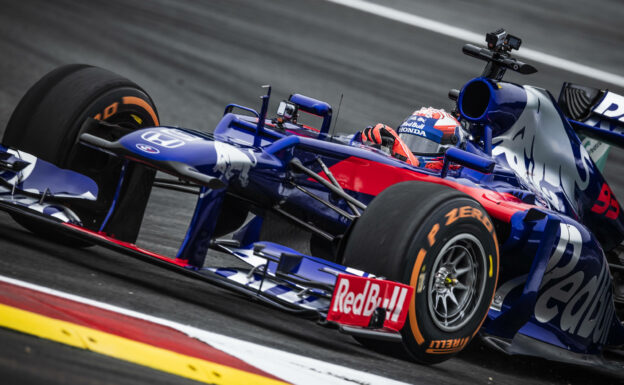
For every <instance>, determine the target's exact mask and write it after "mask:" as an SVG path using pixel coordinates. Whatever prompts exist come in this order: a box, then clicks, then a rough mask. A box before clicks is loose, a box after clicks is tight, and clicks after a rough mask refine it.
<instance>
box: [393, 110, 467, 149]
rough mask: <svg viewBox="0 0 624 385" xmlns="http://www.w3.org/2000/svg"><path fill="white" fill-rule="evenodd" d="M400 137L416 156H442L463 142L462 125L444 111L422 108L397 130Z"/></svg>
mask: <svg viewBox="0 0 624 385" xmlns="http://www.w3.org/2000/svg"><path fill="white" fill-rule="evenodd" d="M397 132H398V134H399V137H400V138H401V140H403V142H404V143H405V144H406V145H407V147H409V149H410V150H411V151H412V152H413V153H414V154H416V155H425V156H433V155H441V154H443V153H444V152H445V151H446V149H447V148H449V147H451V146H458V145H459V144H460V143H462V142H463V139H464V133H463V129H462V126H461V124H460V123H459V122H458V121H457V119H455V118H454V117H453V115H451V114H449V113H448V112H446V111H444V110H438V109H435V108H432V107H429V108H425V107H423V108H421V109H420V110H417V111H414V113H413V114H412V115H411V116H410V117H409V118H407V119H406V120H405V121H404V122H403V123H401V125H400V126H399V129H398V130H397Z"/></svg>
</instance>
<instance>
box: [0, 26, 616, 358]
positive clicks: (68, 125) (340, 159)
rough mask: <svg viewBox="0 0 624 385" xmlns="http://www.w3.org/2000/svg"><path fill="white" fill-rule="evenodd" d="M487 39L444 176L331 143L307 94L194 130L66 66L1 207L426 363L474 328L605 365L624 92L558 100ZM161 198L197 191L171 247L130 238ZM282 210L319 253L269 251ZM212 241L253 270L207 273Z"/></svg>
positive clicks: (27, 132)
mask: <svg viewBox="0 0 624 385" xmlns="http://www.w3.org/2000/svg"><path fill="white" fill-rule="evenodd" d="M486 41H487V44H488V45H487V48H480V47H476V46H472V45H466V46H465V47H464V53H466V54H469V55H471V56H473V57H476V58H478V59H481V60H485V61H486V63H487V65H486V67H485V70H484V72H483V74H482V75H481V76H480V77H477V78H475V79H473V80H471V81H469V82H468V83H467V84H466V85H465V86H464V87H463V88H462V89H461V90H460V91H456V90H454V91H451V93H450V94H449V96H450V97H451V98H452V99H453V100H456V102H457V103H456V111H455V114H456V116H457V118H458V119H459V121H460V122H461V124H462V126H463V127H464V129H465V130H466V131H467V133H468V135H467V141H466V142H465V143H463V144H462V146H461V147H451V148H449V149H448V150H446V152H445V153H444V156H443V160H442V164H441V168H440V169H436V168H426V167H418V166H414V165H411V164H408V163H406V162H404V161H401V160H399V159H396V158H395V157H393V156H391V155H389V154H387V153H386V152H384V151H383V150H381V149H379V148H375V147H373V146H368V145H365V144H363V143H362V142H361V135H357V134H356V135H354V136H334V135H330V125H331V122H332V108H331V106H330V105H329V104H327V103H324V102H322V101H319V100H315V99H313V98H309V97H306V96H303V95H299V94H294V95H291V96H290V98H289V99H288V100H285V101H283V102H281V103H280V106H279V108H278V111H277V114H276V117H275V118H268V117H267V110H268V105H269V97H270V88H269V89H268V92H267V94H266V95H265V96H264V97H263V103H262V106H261V109H260V112H257V111H255V110H253V109H251V108H248V107H243V106H239V105H234V104H232V105H229V106H227V107H226V108H225V113H224V115H223V118H222V119H221V121H220V122H219V124H218V125H217V127H216V128H215V129H214V132H213V133H203V132H200V131H196V130H191V129H186V128H178V127H168V126H161V125H160V123H159V119H158V114H157V111H156V108H155V106H154V103H153V101H152V100H151V98H150V97H149V96H148V95H147V93H146V92H145V91H144V90H143V89H141V88H140V87H139V86H137V85H136V84H134V83H133V82H131V81H129V80H127V79H125V78H123V77H120V76H118V75H116V74H113V73H111V72H109V71H106V70H103V69H100V68H96V67H91V66H85V65H69V66H64V67H60V68H58V69H56V70H54V71H52V72H51V73H49V74H47V75H46V76H44V77H43V78H42V79H41V80H40V81H39V82H37V83H36V84H35V85H34V86H33V87H32V88H31V89H30V90H29V91H28V93H27V94H26V95H25V96H24V97H23V99H22V100H21V102H20V103H19V105H18V106H17V108H16V109H15V111H14V113H13V115H12V117H11V119H10V121H9V124H8V126H7V128H6V131H5V135H4V138H3V142H2V146H0V170H1V172H0V209H2V210H5V211H8V212H9V213H11V215H12V216H13V218H14V219H15V220H16V221H17V222H18V223H20V224H21V225H23V226H24V227H26V228H27V229H29V230H31V231H32V232H34V233H35V234H38V235H40V236H47V237H50V236H51V237H53V238H54V239H55V240H57V241H59V242H65V243H71V244H74V245H76V246H77V247H84V246H87V245H90V244H97V245H101V246H104V247H108V248H112V249H114V250H118V251H120V252H122V253H125V254H128V255H129V256H132V257H137V258H141V259H144V260H146V261H148V262H152V263H156V264H160V265H162V266H164V267H168V268H171V269H173V270H176V271H178V272H181V273H184V274H188V275H191V276H194V277H196V278H199V279H201V280H205V281H207V282H209V283H212V284H215V285H219V286H221V287H225V288H228V289H231V290H234V291H237V292H240V293H244V294H246V295H248V296H251V297H254V298H256V299H258V300H260V301H263V302H265V303H267V304H270V305H272V306H275V307H277V308H279V309H282V310H284V311H289V312H292V313H295V314H298V315H300V316H302V317H309V318H312V319H316V320H319V321H320V323H321V324H322V325H325V326H331V327H337V328H339V329H340V331H342V332H344V333H348V334H352V335H354V336H355V338H356V339H358V340H359V341H361V342H362V343H364V344H366V345H368V346H373V347H375V346H379V345H384V347H386V348H387V347H390V348H391V349H399V350H405V351H406V352H407V353H408V354H409V355H410V356H411V357H412V358H413V359H415V360H417V361H419V362H422V363H436V362H440V361H443V360H445V359H448V358H450V357H452V356H453V355H455V354H457V353H458V352H459V351H461V350H462V349H463V348H464V347H465V346H466V345H467V344H468V343H469V342H470V341H471V340H472V339H473V338H474V337H475V336H476V335H477V334H478V333H479V334H480V335H481V337H482V338H483V339H484V340H485V341H486V342H487V343H488V344H490V345H491V346H493V347H495V348H497V349H499V350H501V351H504V352H506V353H509V354H528V355H537V356H542V357H547V358H550V359H555V360H562V361H568V362H575V363H581V364H588V365H603V364H605V361H604V359H603V353H604V352H605V351H607V350H609V351H616V352H617V351H620V352H621V346H622V345H624V327H623V326H622V322H621V321H620V318H618V313H619V314H620V316H621V315H622V306H621V304H622V302H623V300H624V298H623V296H622V290H621V278H620V275H621V272H622V271H623V270H624V267H623V263H622V259H621V258H620V251H621V250H622V248H621V246H620V244H621V242H622V240H623V239H624V217H623V214H622V212H621V208H620V205H619V203H618V202H617V200H616V198H615V197H614V195H613V193H612V191H611V189H610V188H609V185H608V184H607V182H606V181H605V180H604V178H603V176H602V174H601V172H600V168H599V167H598V166H597V164H601V163H602V162H603V160H602V159H600V156H601V154H604V153H605V151H604V146H607V144H611V145H616V146H624V135H622V134H621V132H622V130H624V122H623V120H624V118H623V116H624V98H623V97H621V96H619V95H616V94H613V93H611V92H608V91H603V90H597V89H593V88H588V87H581V86H577V85H573V84H565V85H564V87H563V89H562V92H561V96H560V97H559V100H558V101H556V100H555V99H554V98H553V96H552V95H551V94H550V93H549V92H548V91H546V90H543V89H540V88H536V87H532V86H521V85H517V84H513V83H508V82H504V81H503V80H502V78H503V75H504V73H505V71H506V70H513V71H517V72H519V73H522V74H530V73H532V72H535V71H536V70H535V68H533V67H532V66H530V65H528V64H525V63H522V62H520V61H519V60H517V59H515V58H514V57H512V56H511V51H512V49H518V48H519V47H520V39H518V38H516V37H514V36H512V35H509V34H507V33H506V32H505V31H503V30H499V31H496V32H493V33H490V34H487V36H486ZM235 111H236V112H238V113H235ZM300 114H311V115H314V116H316V117H319V120H320V121H322V122H321V123H320V127H318V128H314V127H310V126H308V125H305V124H301V123H300V122H299V118H300ZM414 124H418V123H414ZM580 137H582V138H584V139H585V140H586V141H589V140H591V139H590V138H595V139H597V140H599V141H601V143H602V142H604V143H607V144H600V143H596V142H593V144H595V145H593V146H592V151H595V150H596V149H597V148H600V149H601V150H600V151H602V152H600V151H598V152H595V153H592V156H593V157H594V158H595V160H594V159H592V156H590V154H589V153H588V151H587V150H586V149H585V147H584V146H583V144H582V141H581V139H580ZM156 171H160V172H161V173H160V174H156ZM162 173H164V174H167V175H168V176H169V177H166V178H163V177H161V175H162ZM153 187H156V188H164V189H169V190H174V191H179V192H180V193H190V194H195V195H196V196H197V205H196V208H195V211H194V214H193V217H192V220H191V223H190V225H189V227H188V230H187V233H186V237H185V238H184V240H183V242H182V244H181V246H180V248H179V251H178V252H177V255H175V256H171V257H169V256H163V255H159V254H157V253H154V252H151V251H149V250H145V249H142V248H139V247H137V246H135V245H134V243H135V242H136V239H137V235H138V232H139V229H140V226H141V221H142V218H143V214H144V211H145V208H146V205H147V201H148V198H149V195H150V191H151V189H152V188H153ZM275 218H279V219H280V220H284V221H287V222H288V223H290V224H292V225H294V226H296V228H297V229H300V231H303V232H306V233H308V234H310V238H309V239H310V245H309V249H310V250H311V251H310V252H309V254H312V255H307V254H304V253H302V252H299V251H297V250H294V249H292V248H290V247H286V246H285V245H281V244H278V243H274V242H270V241H267V239H266V238H264V237H263V235H264V234H266V233H267V231H266V230H267V229H270V228H271V226H273V224H272V220H274V219H275ZM210 250H217V251H220V252H224V253H227V254H229V255H230V256H232V257H233V258H236V259H238V260H239V261H242V262H243V263H244V265H245V266H246V267H244V268H241V267H237V268H233V267H230V266H215V265H214V264H213V263H211V256H210ZM239 265H240V264H239ZM614 288H615V291H614ZM618 349H619V350H618ZM611 364H613V365H617V363H611Z"/></svg>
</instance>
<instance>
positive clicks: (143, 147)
mask: <svg viewBox="0 0 624 385" xmlns="http://www.w3.org/2000/svg"><path fill="white" fill-rule="evenodd" d="M136 148H138V149H139V150H141V151H143V152H147V153H148V154H159V153H160V150H159V149H157V148H156V147H154V146H150V145H149V144H145V143H137V144H136Z"/></svg>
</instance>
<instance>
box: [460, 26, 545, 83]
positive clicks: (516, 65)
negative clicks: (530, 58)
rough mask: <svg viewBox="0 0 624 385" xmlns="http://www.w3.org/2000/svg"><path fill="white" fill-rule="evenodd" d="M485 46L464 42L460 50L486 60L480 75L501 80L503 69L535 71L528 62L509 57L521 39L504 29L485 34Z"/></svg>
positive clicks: (531, 72) (522, 71)
mask: <svg viewBox="0 0 624 385" xmlns="http://www.w3.org/2000/svg"><path fill="white" fill-rule="evenodd" d="M485 41H486V43H487V48H481V47H478V46H476V45H473V44H466V45H464V47H463V48H462V51H463V52H464V53H465V54H466V55H468V56H472V57H474V58H477V59H480V60H484V61H486V62H487V64H486V66H485V69H484V70H483V73H482V74H481V76H483V77H486V78H490V79H494V80H501V79H502V78H503V75H505V71H506V70H507V69H510V70H512V71H515V72H518V73H521V74H523V75H529V74H533V73H535V72H537V69H536V68H535V67H533V66H532V65H530V64H527V63H524V62H521V61H520V60H518V59H516V58H513V57H511V51H512V50H514V49H515V50H517V49H519V48H520V45H521V44H522V40H521V39H520V38H518V37H516V36H513V35H510V34H509V33H507V31H505V30H504V29H502V28H501V29H499V30H496V31H494V32H489V33H487V34H486V35H485Z"/></svg>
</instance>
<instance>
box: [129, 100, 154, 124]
mask: <svg viewBox="0 0 624 385" xmlns="http://www.w3.org/2000/svg"><path fill="white" fill-rule="evenodd" d="M122 101H123V104H134V105H135V106H139V107H141V108H143V109H144V110H145V111H147V113H148V114H150V116H151V117H152V120H153V121H154V125H156V126H159V125H160V122H159V121H158V116H156V112H155V111H154V109H153V108H152V106H150V105H149V103H147V102H146V101H145V100H143V99H141V98H137V97H136V96H124V97H123V98H122Z"/></svg>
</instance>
